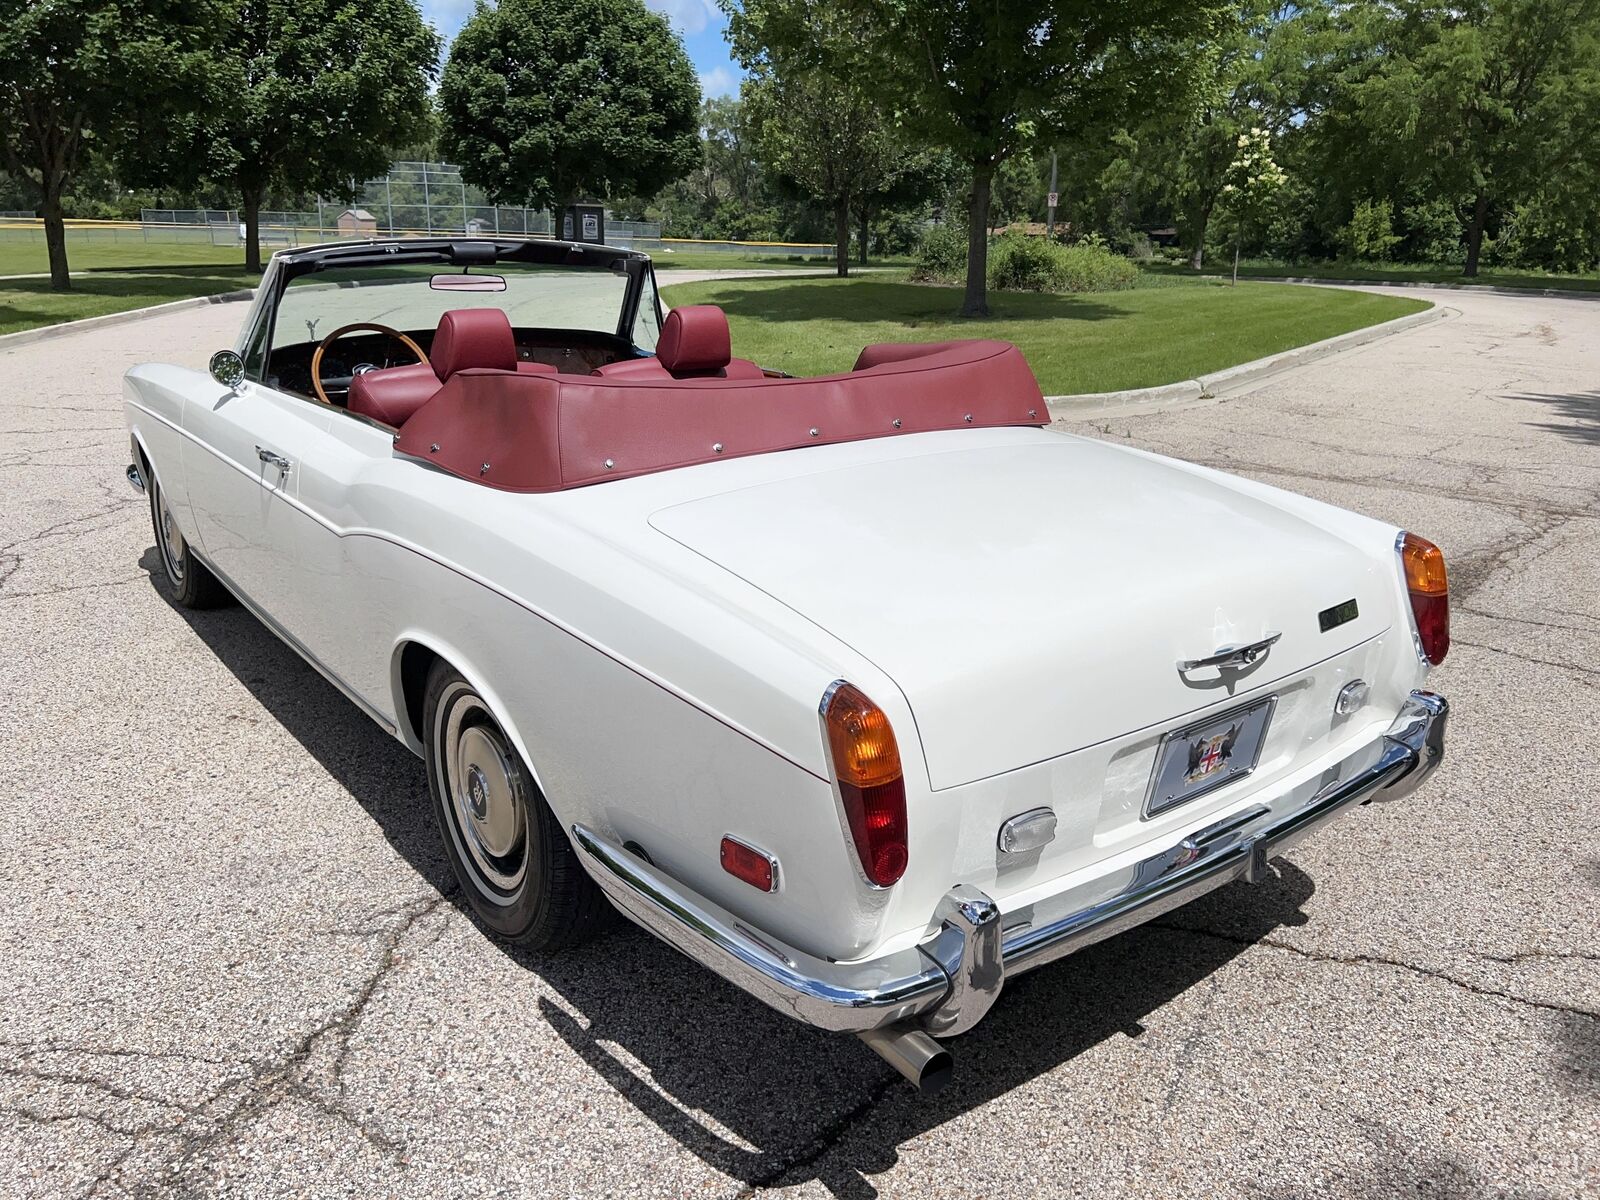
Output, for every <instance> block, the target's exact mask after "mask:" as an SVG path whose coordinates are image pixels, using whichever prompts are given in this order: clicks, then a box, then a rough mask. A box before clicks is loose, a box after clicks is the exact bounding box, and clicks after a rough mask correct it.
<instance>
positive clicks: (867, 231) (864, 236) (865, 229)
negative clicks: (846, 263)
mask: <svg viewBox="0 0 1600 1200" xmlns="http://www.w3.org/2000/svg"><path fill="white" fill-rule="evenodd" d="M871 237H872V214H871V212H869V211H868V209H867V206H866V205H865V204H863V205H862V206H861V244H860V245H859V246H857V247H856V261H857V262H858V263H860V264H861V265H862V266H863V267H864V266H866V265H867V241H868V240H869V239H870V238H871Z"/></svg>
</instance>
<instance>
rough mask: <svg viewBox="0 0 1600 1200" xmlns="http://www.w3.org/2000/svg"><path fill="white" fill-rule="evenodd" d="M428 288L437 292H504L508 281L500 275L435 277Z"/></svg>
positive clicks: (429, 282)
mask: <svg viewBox="0 0 1600 1200" xmlns="http://www.w3.org/2000/svg"><path fill="white" fill-rule="evenodd" d="M428 286H429V287H431V288H432V289H433V290H434V291H436V292H503V291H505V290H506V281H505V278H504V277H503V276H500V275H435V276H434V277H433V278H432V279H431V280H429V281H428Z"/></svg>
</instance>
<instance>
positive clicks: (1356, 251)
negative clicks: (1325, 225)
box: [1340, 200, 1400, 262]
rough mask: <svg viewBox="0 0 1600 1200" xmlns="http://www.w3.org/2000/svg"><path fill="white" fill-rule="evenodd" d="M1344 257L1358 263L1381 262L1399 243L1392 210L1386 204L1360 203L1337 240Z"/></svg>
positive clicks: (1379, 201)
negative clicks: (1339, 242)
mask: <svg viewBox="0 0 1600 1200" xmlns="http://www.w3.org/2000/svg"><path fill="white" fill-rule="evenodd" d="M1340 241H1341V242H1342V243H1343V245H1342V249H1343V250H1344V253H1345V257H1347V258H1351V259H1354V260H1355V261H1357V262H1383V261H1385V260H1387V259H1388V258H1390V257H1391V256H1392V255H1393V253H1394V248H1395V246H1397V245H1398V244H1399V243H1400V238H1399V235H1397V234H1396V233H1395V231H1394V206H1393V205H1391V204H1390V203H1389V202H1388V201H1387V200H1363V201H1361V203H1360V204H1357V205H1356V211H1355V212H1354V213H1352V214H1351V216H1350V224H1348V225H1346V226H1345V227H1344V233H1343V234H1342V236H1341V237H1340Z"/></svg>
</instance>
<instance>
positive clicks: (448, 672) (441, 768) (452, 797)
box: [423, 661, 611, 950]
mask: <svg viewBox="0 0 1600 1200" xmlns="http://www.w3.org/2000/svg"><path fill="white" fill-rule="evenodd" d="M423 714H424V716H423V719H424V728H425V729H426V731H427V738H426V746H425V749H426V751H427V762H428V790H429V791H430V793H431V794H432V796H433V808H434V815H435V816H436V817H437V818H438V821H439V831H440V833H441V834H442V835H443V838H444V851H445V855H446V856H447V857H448V858H449V859H450V866H451V867H452V868H453V869H454V871H455V874H456V878H457V879H458V880H459V881H460V883H461V891H462V893H463V894H464V895H465V896H466V899H467V903H468V904H470V905H471V906H472V911H473V912H474V913H475V914H476V915H477V917H478V919H479V920H480V921H481V922H483V924H484V925H486V926H488V927H489V929H491V930H492V931H493V932H495V933H496V934H498V935H499V936H501V937H503V938H505V939H507V940H509V941H513V942H516V943H517V944H518V945H521V946H526V947H528V948H529V949H532V950H560V949H563V948H565V947H567V946H573V945H576V944H578V943H579V942H583V941H587V940H588V939H589V938H591V937H593V936H594V935H595V934H596V933H598V932H600V931H601V930H602V929H603V928H604V927H605V926H606V925H608V924H609V923H610V919H611V906H610V904H609V903H608V902H607V901H606V898H605V895H604V894H603V893H602V892H601V891H600V889H599V887H597V886H596V885H595V882H594V880H592V879H590V878H589V874H588V872H587V871H585V870H584V869H583V867H582V865H581V864H580V863H579V862H578V856H577V851H575V850H574V849H573V848H572V843H571V841H570V840H568V838H567V836H566V832H565V831H564V830H563V829H562V828H561V825H560V824H559V823H558V822H557V820H556V816H555V813H553V812H552V811H551V810H550V806H549V805H548V804H547V803H546V802H545V799H544V796H543V795H542V794H541V793H540V791H539V786H538V784H536V783H535V782H534V780H533V774H532V772H530V771H529V770H528V767H527V764H525V763H524V762H523V761H522V756H521V755H519V754H518V753H517V750H516V747H515V746H513V745H512V744H511V739H510V738H508V737H506V735H505V732H504V730H502V729H501V728H500V724H499V722H497V721H496V720H495V718H494V714H493V713H492V712H490V711H489V706H488V705H487V704H486V703H484V700H483V697H481V696H480V695H478V693H477V692H476V691H475V690H474V689H473V687H472V685H471V684H469V683H468V682H467V681H466V680H465V679H464V678H463V677H462V676H461V674H460V673H459V672H458V671H456V670H455V669H454V668H452V667H450V666H449V665H448V664H447V663H444V662H442V661H441V662H437V663H435V664H434V667H433V670H432V672H431V673H430V674H429V676H428V689H427V693H426V699H425V701H424V705H423Z"/></svg>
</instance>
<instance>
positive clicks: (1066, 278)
mask: <svg viewBox="0 0 1600 1200" xmlns="http://www.w3.org/2000/svg"><path fill="white" fill-rule="evenodd" d="M1055 251H1056V256H1057V259H1058V261H1059V263H1060V266H1059V273H1060V274H1059V282H1058V283H1057V285H1056V290H1057V291H1063V292H1120V291H1124V290H1126V289H1127V288H1131V287H1133V286H1134V284H1136V283H1138V282H1139V268H1138V267H1136V266H1134V265H1133V263H1132V262H1130V261H1129V260H1128V259H1126V258H1123V257H1122V255H1120V254H1116V253H1113V252H1112V251H1110V250H1107V249H1106V248H1105V247H1104V246H1087V245H1078V246H1057V247H1055Z"/></svg>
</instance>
